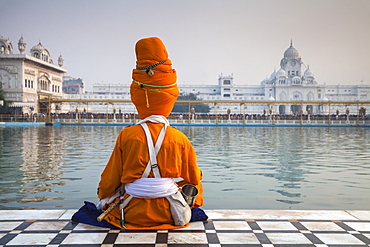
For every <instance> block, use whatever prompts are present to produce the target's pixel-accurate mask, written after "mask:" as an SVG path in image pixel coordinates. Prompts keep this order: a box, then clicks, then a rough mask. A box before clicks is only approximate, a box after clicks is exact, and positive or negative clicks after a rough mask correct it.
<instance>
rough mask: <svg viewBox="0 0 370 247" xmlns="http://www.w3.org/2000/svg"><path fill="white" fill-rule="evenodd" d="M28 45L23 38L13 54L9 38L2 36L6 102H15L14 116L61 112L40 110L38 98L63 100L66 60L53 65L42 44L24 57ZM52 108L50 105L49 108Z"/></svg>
mask: <svg viewBox="0 0 370 247" xmlns="http://www.w3.org/2000/svg"><path fill="white" fill-rule="evenodd" d="M26 45H27V44H26V42H25V40H24V38H23V36H21V38H20V39H19V41H18V50H19V54H14V53H13V45H12V43H11V41H10V40H9V39H5V38H3V37H1V36H0V84H1V86H2V89H3V91H4V93H5V99H6V100H9V101H12V102H13V103H12V105H11V108H12V113H15V114H20V113H28V114H31V113H38V112H40V111H42V110H43V111H45V112H46V111H47V110H51V111H52V112H55V111H58V110H60V109H58V107H57V105H54V104H53V105H50V109H40V106H39V105H38V99H39V98H42V97H53V98H62V97H63V92H62V82H63V74H64V73H66V72H67V70H66V69H64V68H62V66H63V63H64V59H63V57H62V55H60V56H59V58H58V66H57V65H54V63H53V60H52V57H51V55H50V53H49V51H48V50H47V49H46V48H45V47H44V46H43V45H42V44H41V42H39V44H37V45H35V46H33V47H32V48H31V50H30V54H31V55H27V54H25V51H26ZM48 107H49V106H48Z"/></svg>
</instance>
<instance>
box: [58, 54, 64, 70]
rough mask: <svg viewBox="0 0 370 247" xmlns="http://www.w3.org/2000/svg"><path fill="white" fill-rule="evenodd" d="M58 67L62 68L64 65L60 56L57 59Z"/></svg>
mask: <svg viewBox="0 0 370 247" xmlns="http://www.w3.org/2000/svg"><path fill="white" fill-rule="evenodd" d="M58 65H59V67H63V65H64V58H63V57H62V55H60V56H59V58H58Z"/></svg>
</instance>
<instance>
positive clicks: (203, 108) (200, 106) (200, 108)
mask: <svg viewBox="0 0 370 247" xmlns="http://www.w3.org/2000/svg"><path fill="white" fill-rule="evenodd" d="M178 100H198V99H197V96H196V95H195V94H193V93H189V94H184V95H180V96H179V98H178ZM191 108H194V110H195V112H198V113H208V112H209V111H210V110H211V108H210V107H209V106H208V105H206V104H204V103H191V104H190V109H191ZM172 112H182V113H189V104H188V103H175V106H174V107H173V109H172Z"/></svg>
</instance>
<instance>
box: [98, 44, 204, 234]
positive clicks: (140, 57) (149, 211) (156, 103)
mask: <svg viewBox="0 0 370 247" xmlns="http://www.w3.org/2000/svg"><path fill="white" fill-rule="evenodd" d="M135 51H136V57H137V62H136V69H134V70H133V73H132V78H133V82H132V84H131V89H130V92H131V100H132V102H133V103H134V104H135V106H136V108H137V111H138V113H139V116H140V119H141V121H140V122H139V123H138V124H137V125H134V126H129V127H126V128H125V129H123V130H122V131H121V133H120V134H119V136H118V138H117V141H116V145H115V147H114V149H113V152H112V155H111V157H110V159H109V161H108V163H107V165H106V167H105V169H104V171H103V173H102V174H101V180H100V183H99V186H98V197H99V198H100V199H104V198H107V197H109V196H110V195H112V194H114V193H115V192H116V190H117V188H119V187H120V186H121V185H122V184H124V189H122V190H121V192H122V191H125V192H122V196H121V198H122V199H125V200H127V199H129V200H128V203H127V201H126V203H127V205H125V206H124V208H123V210H120V207H116V208H115V209H114V210H113V211H111V212H110V213H109V214H108V215H107V216H106V218H105V220H107V221H108V222H109V223H110V224H112V225H115V226H117V227H120V228H123V227H124V228H127V229H174V228H179V227H184V226H187V224H186V223H185V225H183V226H179V225H175V224H174V221H173V217H172V215H171V210H170V204H169V201H168V200H167V198H166V197H168V195H171V194H174V193H176V192H178V191H179V187H181V186H183V185H185V184H192V185H194V186H195V187H196V188H197V189H198V192H199V193H198V195H197V197H196V199H195V202H194V207H200V206H202V205H203V195H202V193H203V188H202V183H201V179H202V172H201V170H200V169H199V167H198V165H197V163H196V154H195V151H194V149H193V147H192V145H191V143H190V142H189V140H188V139H187V137H186V136H185V135H184V134H183V133H181V132H180V131H178V130H177V129H175V128H173V127H169V126H168V120H167V117H168V115H169V114H170V113H171V111H172V108H173V106H174V104H175V102H176V100H177V97H178V94H179V91H178V87H177V83H176V79H177V77H176V71H175V70H174V69H172V63H171V60H169V59H168V54H167V50H166V48H165V46H164V44H163V43H162V41H161V40H160V39H159V38H145V39H141V40H139V41H138V42H137V43H136V47H135ZM143 124H146V126H147V127H148V130H149V132H147V133H150V134H149V135H150V137H151V138H150V137H148V136H147V135H146V133H145V131H144V127H142V125H143ZM167 126H168V127H167ZM162 129H164V138H163V136H162V138H163V142H162V144H161V146H160V149H159V150H156V152H158V153H157V155H156V157H154V158H156V164H151V167H152V170H151V171H150V172H149V173H148V175H145V176H143V174H144V171H145V170H146V168H147V164H148V162H149V160H152V159H151V158H152V157H150V155H149V147H148V144H149V142H148V138H149V139H152V140H153V143H154V144H156V143H157V141H158V139H160V137H159V136H160V133H161V131H162ZM161 141H162V140H161ZM158 142H159V141H158ZM154 144H153V145H154ZM155 165H157V167H158V170H159V174H158V175H157V176H156V174H155V173H156V172H155V170H154V169H153V167H155ZM158 170H157V172H158ZM146 176H147V178H146ZM158 176H160V178H161V179H157V180H156V179H155V178H158ZM175 178H182V180H181V181H179V182H174V180H173V179H175ZM151 179H152V180H151ZM158 183H159V184H158ZM163 187H164V188H165V189H163ZM159 188H161V189H159ZM116 200H118V199H116ZM110 204H112V203H110ZM105 208H106V207H105ZM121 208H122V207H121ZM122 211H123V212H122ZM122 217H124V222H121V219H122Z"/></svg>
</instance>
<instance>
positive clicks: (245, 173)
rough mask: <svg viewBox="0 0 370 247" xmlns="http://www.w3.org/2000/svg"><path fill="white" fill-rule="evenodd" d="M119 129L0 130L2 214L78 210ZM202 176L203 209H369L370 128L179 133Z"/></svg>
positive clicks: (92, 194) (92, 191)
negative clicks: (195, 157)
mask: <svg viewBox="0 0 370 247" xmlns="http://www.w3.org/2000/svg"><path fill="white" fill-rule="evenodd" d="M122 128H123V127H120V126H58V127H49V126H40V127H27V128H22V127H0V141H1V142H0V171H1V175H2V176H1V177H0V209H4V208H55V207H65V208H78V207H80V206H81V205H82V203H83V201H84V200H89V201H93V202H96V200H97V199H96V187H97V183H98V181H99V176H100V173H101V171H102V170H103V169H104V166H105V164H106V162H107V160H108V159H109V156H110V154H111V151H112V149H113V146H114V144H115V141H116V137H117V135H118V133H119V132H120V130H121V129H122ZM177 128H178V129H179V130H181V131H182V132H184V133H185V134H186V135H187V136H188V138H189V140H190V141H191V142H192V144H193V145H194V148H195V150H196V152H197V155H198V164H199V166H200V167H201V169H202V170H203V183H204V189H205V200H206V206H205V208H209V209H217V208H220V209H221V208H226V209H237V208H242V209H289V208H291V209H367V208H368V205H370V193H369V190H370V188H369V186H368V185H369V184H370V176H369V175H370V152H369V147H370V143H369V137H370V134H369V130H368V128H354V127H353V128H352V127H351V128H344V127H342V128H321V127H320V128H307V127H303V128H299V127H294V128H283V127H279V128H271V127H188V126H181V127H177Z"/></svg>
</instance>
